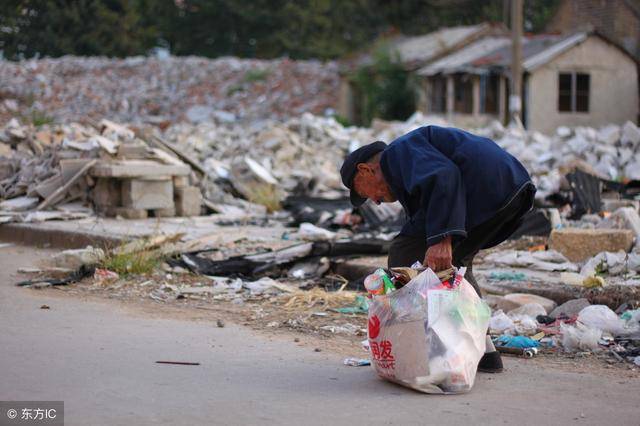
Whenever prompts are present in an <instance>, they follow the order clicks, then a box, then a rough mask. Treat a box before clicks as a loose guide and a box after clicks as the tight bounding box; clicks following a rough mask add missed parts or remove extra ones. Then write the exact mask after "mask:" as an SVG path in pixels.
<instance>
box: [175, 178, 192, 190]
mask: <svg viewBox="0 0 640 426" xmlns="http://www.w3.org/2000/svg"><path fill="white" fill-rule="evenodd" d="M185 186H189V177H188V176H174V177H173V187H174V188H184V187H185Z"/></svg>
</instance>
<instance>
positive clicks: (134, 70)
mask: <svg viewBox="0 0 640 426" xmlns="http://www.w3.org/2000/svg"><path fill="white" fill-rule="evenodd" d="M338 85H339V78H338V67H337V64H336V63H334V62H324V63H323V62H318V61H292V60H289V59H275V60H255V59H237V58H231V57H226V58H219V59H206V58H196V57H184V58H182V57H181V58H178V57H168V58H148V57H131V58H126V59H109V58H82V57H69V56H66V57H62V58H57V59H37V60H36V59H34V60H26V61H21V62H9V61H1V60H0V86H2V98H4V101H2V102H0V123H3V122H6V121H8V119H9V118H11V117H12V116H15V115H16V114H18V113H20V114H23V115H26V116H32V115H33V114H38V116H42V115H44V116H46V117H49V118H51V119H53V120H55V121H56V122H71V121H78V120H81V119H84V118H85V117H87V116H88V117H91V118H93V119H96V120H99V119H100V118H103V117H109V118H110V119H111V120H115V121H119V122H125V123H144V122H147V123H155V124H158V125H162V126H166V125H168V124H170V123H174V122H177V121H181V120H189V121H191V122H201V121H207V120H210V119H212V118H214V117H216V118H219V119H222V120H225V121H235V120H236V119H247V120H249V119H262V118H283V117H291V116H296V115H300V114H302V113H303V112H312V113H314V114H324V112H325V111H326V110H327V109H328V108H332V107H335V105H336V103H337V96H338V95H337V94H338Z"/></svg>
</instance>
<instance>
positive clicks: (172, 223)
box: [0, 215, 287, 248]
mask: <svg viewBox="0 0 640 426" xmlns="http://www.w3.org/2000/svg"><path fill="white" fill-rule="evenodd" d="M224 218H225V217H224V216H223V215H210V216H198V217H189V218H178V217H171V218H150V219H141V220H124V219H122V220H120V219H114V218H99V217H92V218H87V219H80V220H69V221H48V222H40V223H11V224H4V225H2V226H0V239H3V240H5V241H13V242H22V243H25V244H30V245H41V246H42V245H47V246H51V247H59V248H81V247H85V246H87V245H94V246H99V245H105V244H107V245H114V244H117V243H121V242H124V241H129V240H132V239H136V238H142V237H149V236H153V235H158V234H175V233H184V234H185V237H184V240H195V239H201V238H205V237H207V236H210V237H211V244H226V243H229V242H233V241H237V240H239V239H242V238H245V239H247V240H251V241H263V242H265V243H268V242H274V241H275V242H281V241H282V234H283V233H284V232H285V231H286V230H287V228H285V227H284V225H282V224H279V223H273V224H270V225H269V226H253V225H242V226H241V225H238V226H222V225H218V224H217V223H218V222H219V221H221V220H223V219H224Z"/></svg>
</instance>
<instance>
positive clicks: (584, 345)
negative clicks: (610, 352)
mask: <svg viewBox="0 0 640 426" xmlns="http://www.w3.org/2000/svg"><path fill="white" fill-rule="evenodd" d="M560 333H561V334H562V347H563V348H564V350H565V351H567V352H573V351H578V350H595V349H598V348H599V346H598V341H599V340H600V337H601V336H602V331H601V330H599V329H595V328H589V327H587V326H585V325H583V324H581V323H576V325H575V326H572V325H567V324H564V323H562V324H560Z"/></svg>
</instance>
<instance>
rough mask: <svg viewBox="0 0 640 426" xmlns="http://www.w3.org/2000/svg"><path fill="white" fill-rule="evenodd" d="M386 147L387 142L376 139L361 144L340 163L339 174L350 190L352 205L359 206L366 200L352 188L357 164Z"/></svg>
mask: <svg viewBox="0 0 640 426" xmlns="http://www.w3.org/2000/svg"><path fill="white" fill-rule="evenodd" d="M386 147H387V144H386V143H384V142H381V141H376V142H373V143H370V144H369V145H365V146H361V147H360V148H358V149H356V150H355V151H353V152H352V153H351V154H349V155H347V158H345V160H344V163H342V168H340V176H342V183H343V184H344V186H346V187H347V188H349V189H350V190H351V196H350V197H351V204H353V205H354V207H360V206H361V205H362V204H363V203H364V202H365V201H367V199H366V198H362V197H361V196H360V195H358V193H357V192H356V191H355V189H353V178H354V177H355V176H356V173H357V172H358V164H360V163H366V162H367V161H368V160H369V159H370V158H371V157H373V156H374V155H376V154H377V153H379V152H381V151H384V150H385V148H386Z"/></svg>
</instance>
